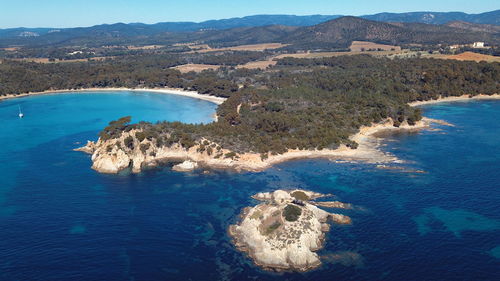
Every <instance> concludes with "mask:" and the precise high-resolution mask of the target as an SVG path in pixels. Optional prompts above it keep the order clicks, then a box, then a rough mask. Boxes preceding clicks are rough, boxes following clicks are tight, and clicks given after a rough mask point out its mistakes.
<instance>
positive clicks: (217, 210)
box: [0, 92, 500, 280]
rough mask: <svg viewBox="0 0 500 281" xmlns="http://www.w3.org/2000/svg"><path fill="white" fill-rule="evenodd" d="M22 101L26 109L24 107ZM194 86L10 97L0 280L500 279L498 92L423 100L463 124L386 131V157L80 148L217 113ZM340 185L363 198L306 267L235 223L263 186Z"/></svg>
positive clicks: (4, 110) (0, 155)
mask: <svg viewBox="0 0 500 281" xmlns="http://www.w3.org/2000/svg"><path fill="white" fill-rule="evenodd" d="M18 105H20V106H21V108H22V110H23V112H24V113H25V115H26V117H25V118H24V119H19V118H18V117H17V114H18ZM215 108H216V106H215V105H214V104H211V103H209V102H206V101H200V100H195V99H190V98H186V97H180V96H171V95H159V94H148V93H130V92H125V93H123V92H122V93H85V94H59V95H46V96H36V97H26V98H19V99H12V100H7V101H3V102H0V120H1V122H2V127H3V128H2V132H1V133H0V144H1V150H0V280H278V279H279V280H499V279H500V278H499V277H500V122H499V120H500V102H498V101H471V102H462V103H447V104H439V105H431V106H426V107H423V108H424V111H425V115H426V116H428V117H432V118H438V119H443V120H446V121H448V122H450V123H452V124H454V125H455V126H454V127H447V126H436V127H435V130H428V131H422V132H418V133H404V134H397V135H390V136H386V138H384V140H383V144H384V146H383V147H382V149H383V150H385V151H387V152H390V153H392V154H394V155H396V156H397V157H398V158H400V159H402V160H404V163H402V164H393V165H389V166H387V167H384V166H377V165H370V164H363V163H337V162H334V161H329V160H324V159H323V160H321V159H318V160H299V161H291V162H287V163H283V164H280V165H276V166H275V167H273V168H271V169H268V170H266V171H264V172H259V173H234V172H230V171H210V173H208V174H204V173H201V172H200V171H197V172H192V173H178V172H173V171H171V170H170V167H163V168H159V169H155V170H151V171H147V172H144V173H141V174H129V173H126V172H125V173H121V174H119V175H104V174H99V173H97V172H95V171H93V170H91V169H90V166H91V160H90V156H89V155H86V154H83V153H80V152H74V151H72V149H74V148H76V147H79V146H81V145H82V144H84V143H85V142H86V141H87V140H96V139H97V133H98V132H99V130H100V129H102V128H103V127H104V126H106V124H107V123H108V122H109V121H111V120H115V119H118V118H119V117H122V116H126V115H131V116H132V117H133V121H140V120H147V121H157V120H170V121H174V120H178V121H183V122H189V123H200V122H210V121H211V116H212V114H213V113H214V110H215ZM279 188H303V189H308V190H312V191H316V192H323V193H333V194H335V195H336V198H335V199H337V200H341V201H344V202H348V203H352V204H354V205H355V206H356V208H355V209H354V210H348V211H345V210H340V211H339V210H333V209H332V210H331V211H332V212H340V213H343V214H346V215H349V216H351V217H352V219H353V224H352V225H349V226H338V225H334V226H333V227H332V228H331V231H330V232H329V233H328V235H327V239H326V244H325V247H324V249H322V250H321V251H319V254H320V255H321V256H322V257H323V265H322V266H321V267H320V268H318V269H317V270H313V271H311V272H307V273H271V272H266V271H263V270H261V269H259V268H258V267H256V266H254V265H253V263H252V261H251V260H250V259H249V258H248V257H247V256H245V254H243V253H241V252H239V251H237V250H236V249H235V248H234V247H233V245H232V244H231V241H230V238H229V237H228V235H227V232H226V231H227V228H228V226H229V225H230V224H233V223H235V222H236V221H237V220H238V215H239V214H240V212H241V210H242V208H244V207H246V206H250V205H254V204H256V203H257V202H256V201H255V200H253V199H251V198H250V196H251V195H253V194H255V193H257V192H262V191H273V190H276V189H279Z"/></svg>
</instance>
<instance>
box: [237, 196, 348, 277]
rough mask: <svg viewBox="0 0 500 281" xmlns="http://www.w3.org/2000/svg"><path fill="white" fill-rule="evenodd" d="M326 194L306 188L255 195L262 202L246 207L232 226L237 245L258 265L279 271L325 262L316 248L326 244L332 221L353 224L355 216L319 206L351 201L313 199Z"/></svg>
mask: <svg viewBox="0 0 500 281" xmlns="http://www.w3.org/2000/svg"><path fill="white" fill-rule="evenodd" d="M325 196H326V195H323V194H319V193H315V192H311V191H306V190H299V189H296V190H288V191H287V190H276V191H274V192H272V193H258V194H255V195H254V196H252V198H254V199H256V200H259V201H261V202H262V203H261V204H259V205H257V206H255V207H247V208H245V209H243V212H242V214H241V221H240V222H239V223H237V224H235V225H231V226H230V227H229V231H228V232H229V235H230V236H231V237H232V238H233V242H234V244H235V245H236V247H237V248H238V249H239V250H240V251H243V252H246V253H248V255H249V256H250V258H252V260H253V261H254V262H255V264H257V265H258V266H260V267H262V268H264V269H267V270H276V271H307V270H311V269H314V268H316V267H318V266H319V265H320V264H321V260H320V257H319V256H318V254H317V253H316V251H318V250H320V249H321V248H323V244H324V240H325V232H328V231H329V230H330V225H329V224H328V222H329V221H332V222H334V223H337V224H351V218H349V217H348V216H345V215H341V214H333V213H329V212H327V211H325V210H322V209H320V208H318V207H317V206H318V205H320V206H325V207H329V208H341V209H350V208H351V205H350V204H346V203H342V202H337V201H332V202H315V201H313V200H315V199H317V198H321V197H325Z"/></svg>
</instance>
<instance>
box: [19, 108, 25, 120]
mask: <svg viewBox="0 0 500 281" xmlns="http://www.w3.org/2000/svg"><path fill="white" fill-rule="evenodd" d="M23 117H24V114H23V112H22V111H21V106H19V118H23Z"/></svg>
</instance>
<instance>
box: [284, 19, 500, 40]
mask: <svg viewBox="0 0 500 281" xmlns="http://www.w3.org/2000/svg"><path fill="white" fill-rule="evenodd" d="M354 40H360V41H371V42H378V43H390V44H398V45H401V44H412V43H414V44H459V43H466V42H474V41H486V42H489V43H490V44H498V43H500V37H499V35H498V34H491V33H488V32H477V31H471V30H467V29H460V28H454V27H449V26H442V25H430V24H422V23H384V22H377V21H371V20H366V19H362V18H357V17H342V18H339V19H335V20H331V21H328V22H325V23H322V24H319V25H315V26H311V27H304V28H300V29H298V30H296V31H295V32H293V33H292V34H290V35H289V36H288V38H287V39H285V41H287V42H289V43H293V44H296V45H304V44H307V45H310V46H312V45H315V44H316V45H336V46H338V47H347V46H349V44H350V43H351V42H352V41H354Z"/></svg>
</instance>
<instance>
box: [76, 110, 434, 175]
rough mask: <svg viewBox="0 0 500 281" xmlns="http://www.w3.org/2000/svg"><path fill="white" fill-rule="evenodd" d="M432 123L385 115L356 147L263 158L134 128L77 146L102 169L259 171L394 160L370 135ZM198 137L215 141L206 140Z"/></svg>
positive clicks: (358, 139) (362, 131) (367, 129)
mask: <svg viewBox="0 0 500 281" xmlns="http://www.w3.org/2000/svg"><path fill="white" fill-rule="evenodd" d="M432 123H440V121H439V120H433V119H429V118H423V119H422V120H421V121H418V122H417V123H416V124H415V125H413V126H410V125H408V123H406V122H403V124H401V125H400V126H399V127H394V126H393V124H394V123H393V121H392V120H391V119H387V120H385V121H383V122H381V123H378V124H374V125H372V126H369V127H362V128H360V130H359V132H358V133H357V134H355V135H353V136H352V137H351V140H353V141H355V142H357V143H358V147H357V149H352V148H349V147H347V146H345V145H341V146H340V147H339V148H337V149H323V150H298V149H297V150H289V151H288V152H286V153H283V154H278V155H269V157H268V158H266V159H262V158H261V155H260V154H258V153H243V154H234V153H232V151H230V150H227V149H221V150H220V151H219V153H218V155H215V154H209V153H208V152H207V151H202V150H200V149H199V148H200V145H195V146H193V147H191V148H189V149H185V148H183V147H181V146H180V145H177V144H174V145H173V146H170V147H157V146H156V144H155V142H154V141H152V140H148V139H143V140H142V141H139V140H138V139H137V137H136V133H137V132H139V131H137V130H131V131H129V132H123V133H122V135H121V136H120V137H119V138H117V139H110V140H106V141H103V140H102V139H99V140H98V141H97V142H92V141H89V142H88V143H87V145H86V146H84V147H82V148H79V149H76V150H77V151H83V152H86V153H89V154H92V162H93V165H92V168H93V169H94V170H96V171H98V172H101V173H118V172H120V171H121V170H124V169H127V168H131V170H132V172H133V173H139V172H141V171H142V170H143V169H147V168H151V167H156V166H159V165H162V164H163V163H165V162H169V161H173V162H182V164H181V165H176V166H174V169H175V170H177V171H191V170H193V169H196V168H197V167H199V166H206V167H210V168H229V169H234V170H237V171H241V170H246V171H261V170H264V169H266V168H269V167H270V166H272V165H274V164H277V163H281V162H285V161H289V160H293V159H303V158H328V159H342V160H351V161H363V162H368V163H375V164H381V163H390V162H395V161H398V159H397V158H396V157H395V156H393V155H390V154H389V153H384V152H383V151H381V150H380V149H378V146H379V142H378V140H377V138H375V137H373V135H375V134H376V133H379V132H384V131H399V130H406V131H408V130H410V131H411V130H420V129H424V128H429V127H430V125H431V124H432ZM130 137H131V138H132V139H133V140H134V142H133V145H132V147H125V146H124V145H123V144H124V140H125V139H126V138H130ZM201 141H202V142H204V143H207V142H208V143H209V144H210V145H217V144H215V143H212V142H210V141H209V140H201ZM228 155H231V156H228Z"/></svg>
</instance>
